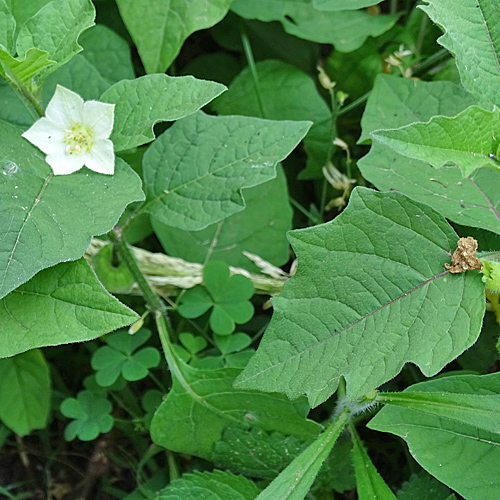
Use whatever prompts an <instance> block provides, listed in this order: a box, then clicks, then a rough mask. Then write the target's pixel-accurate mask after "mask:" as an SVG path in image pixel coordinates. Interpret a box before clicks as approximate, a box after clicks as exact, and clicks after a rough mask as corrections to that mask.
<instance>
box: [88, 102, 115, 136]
mask: <svg viewBox="0 0 500 500" xmlns="http://www.w3.org/2000/svg"><path fill="white" fill-rule="evenodd" d="M114 116H115V105H114V104H108V103H105V102H98V101H87V102H86V103H85V104H84V105H83V121H84V123H85V125H88V126H90V127H92V132H93V135H94V139H95V140H99V139H107V138H108V137H109V136H110V135H111V131H112V130H113V120H114Z"/></svg>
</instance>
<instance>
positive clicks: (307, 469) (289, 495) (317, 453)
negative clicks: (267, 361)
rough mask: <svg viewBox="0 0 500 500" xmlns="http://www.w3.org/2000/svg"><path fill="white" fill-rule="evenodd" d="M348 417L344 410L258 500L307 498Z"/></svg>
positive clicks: (299, 499)
mask: <svg viewBox="0 0 500 500" xmlns="http://www.w3.org/2000/svg"><path fill="white" fill-rule="evenodd" d="M347 419H348V414H347V413H344V412H342V413H341V414H340V415H339V416H338V417H337V418H336V419H335V420H334V421H333V422H332V423H331V425H330V426H329V427H328V428H327V429H326V431H325V432H324V433H323V434H321V436H319V437H318V438H317V439H316V441H314V442H313V443H312V444H311V445H309V446H308V447H307V448H306V450H304V451H303V452H302V453H301V454H300V455H299V456H298V457H297V458H295V459H294V460H293V462H292V463H291V464H290V465H289V466H288V467H287V468H286V469H285V470H284V471H283V472H281V473H280V475H279V476H278V477H277V478H276V479H275V480H274V481H273V482H272V483H271V484H270V485H269V486H268V487H267V488H266V489H265V490H264V491H263V492H262V493H261V494H260V495H259V496H258V497H257V498H256V499H255V500H276V499H277V498H279V499H280V500H303V499H304V498H305V496H306V495H307V493H308V492H309V489H310V487H311V485H312V483H313V481H314V478H315V477H316V475H317V474H318V472H319V470H320V468H321V465H322V464H323V462H324V461H325V460H326V458H327V457H328V455H329V453H330V451H331V449H332V448H333V445H334V444H335V441H336V440H337V438H338V437H339V434H340V433H341V432H342V430H343V429H344V426H345V424H346V422H347Z"/></svg>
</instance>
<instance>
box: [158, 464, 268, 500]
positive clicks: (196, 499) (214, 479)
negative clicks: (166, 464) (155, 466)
mask: <svg viewBox="0 0 500 500" xmlns="http://www.w3.org/2000/svg"><path fill="white" fill-rule="evenodd" d="M258 494H259V489H258V488H257V486H255V484H254V483H252V481H250V480H249V479H246V478H244V477H243V476H233V474H231V473H229V472H222V471H220V470H214V471H213V472H203V473H202V472H195V473H194V474H184V475H183V476H182V477H181V478H180V479H176V480H175V481H173V482H172V483H170V484H169V485H168V486H167V487H166V488H165V489H164V490H161V491H159V492H157V493H156V495H155V499H156V500H200V498H203V500H254V498H255V497H256V496H257V495H258Z"/></svg>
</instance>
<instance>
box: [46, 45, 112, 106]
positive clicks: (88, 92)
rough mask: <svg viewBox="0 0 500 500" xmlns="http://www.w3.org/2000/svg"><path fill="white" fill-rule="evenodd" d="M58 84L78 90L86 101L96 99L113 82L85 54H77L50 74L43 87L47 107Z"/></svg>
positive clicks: (74, 90)
mask: <svg viewBox="0 0 500 500" xmlns="http://www.w3.org/2000/svg"><path fill="white" fill-rule="evenodd" d="M57 85H62V86H63V87H66V88H67V89H70V90H72V91H73V92H76V93H77V94H78V95H79V96H80V97H81V98H82V99H83V100H84V101H90V100H94V101H95V100H98V99H99V97H100V96H101V95H102V93H103V92H105V91H106V90H107V89H108V88H109V87H110V85H111V84H110V83H109V82H108V81H107V80H105V79H104V78H103V77H102V76H101V75H100V74H99V71H98V70H97V68H96V67H95V66H93V65H92V64H91V63H90V62H89V61H88V60H87V59H85V58H84V57H83V55H81V54H77V55H76V56H74V57H73V58H72V59H71V60H70V61H68V62H67V63H66V64H65V65H64V66H61V67H60V68H58V69H57V70H56V71H54V72H53V73H51V74H50V75H48V77H47V79H46V80H45V83H44V85H43V89H42V105H44V106H45V107H46V106H47V104H48V103H49V101H50V100H51V99H52V96H53V95H54V92H55V91H56V87H57Z"/></svg>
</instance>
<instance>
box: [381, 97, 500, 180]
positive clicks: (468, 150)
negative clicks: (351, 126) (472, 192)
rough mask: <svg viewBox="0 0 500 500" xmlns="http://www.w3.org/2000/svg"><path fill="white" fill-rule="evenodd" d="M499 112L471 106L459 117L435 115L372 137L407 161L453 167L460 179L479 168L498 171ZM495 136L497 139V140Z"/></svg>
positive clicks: (499, 142)
mask: <svg viewBox="0 0 500 500" xmlns="http://www.w3.org/2000/svg"><path fill="white" fill-rule="evenodd" d="M499 123H500V110H499V109H498V108H495V109H494V110H493V111H492V112H490V111H485V110H484V109H482V108H479V107H477V106H471V107H470V108H467V109H466V110H465V111H462V113H460V114H459V115H457V116H455V117H453V118H448V117H444V116H436V117H434V118H432V119H431V120H430V122H428V123H414V124H412V125H407V126H406V127H402V128H399V129H395V130H378V131H375V132H373V133H372V137H373V138H374V139H375V140H377V141H379V142H380V143H382V144H384V145H385V146H389V147H390V148H392V149H394V151H396V152H397V153H400V154H402V155H404V156H408V157H409V158H413V159H415V160H421V161H425V162H427V163H430V164H431V165H433V166H434V167H441V166H442V165H444V164H455V165H458V167H460V170H461V171H462V172H463V175H464V177H465V176H467V175H469V174H471V173H472V172H473V171H474V170H476V169H477V168H480V167H482V166H486V165H488V166H491V167H494V168H497V169H500V162H499V161H498V160H497V158H496V156H495V155H496V153H497V152H498V150H499V145H500V126H499ZM497 136H498V139H497Z"/></svg>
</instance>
